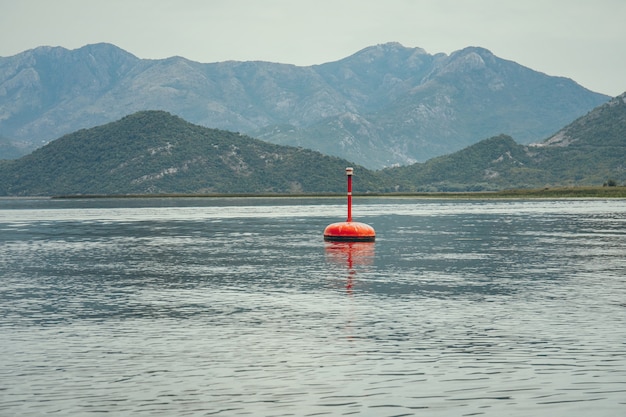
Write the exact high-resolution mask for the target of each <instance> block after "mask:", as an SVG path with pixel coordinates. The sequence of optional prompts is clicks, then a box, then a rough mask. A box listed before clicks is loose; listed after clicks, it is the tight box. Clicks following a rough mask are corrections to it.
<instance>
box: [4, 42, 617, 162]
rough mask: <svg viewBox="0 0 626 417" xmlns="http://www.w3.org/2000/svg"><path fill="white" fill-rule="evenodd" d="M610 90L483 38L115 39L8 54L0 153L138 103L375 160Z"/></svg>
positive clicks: (568, 114)
mask: <svg viewBox="0 0 626 417" xmlns="http://www.w3.org/2000/svg"><path fill="white" fill-rule="evenodd" d="M608 100H609V97H608V96H605V95H603V94H598V93H594V92H592V91H589V90H587V89H585V88H584V87H582V86H580V85H578V84H577V83H576V82H574V81H572V80H570V79H567V78H563V77H555V76H549V75H546V74H543V73H540V72H537V71H533V70H532V69H529V68H526V67H524V66H522V65H520V64H517V63H515V62H512V61H508V60H504V59H501V58H498V57H496V56H495V55H493V54H492V53H491V52H489V51H488V50H486V49H483V48H478V47H468V48H465V49H462V50H459V51H456V52H454V53H452V54H450V55H447V54H434V55H431V54H429V53H427V52H426V51H424V50H423V49H420V48H407V47H404V46H402V45H400V44H398V43H387V44H382V45H376V46H371V47H368V48H365V49H363V50H361V51H358V52H357V53H355V54H354V55H351V56H349V57H346V58H344V59H341V60H339V61H336V62H330V63H324V64H320V65H313V66H307V67H301V66H295V65H288V64H277V63H269V62H258V61H248V62H235V61H228V62H218V63H209V64H205V63H198V62H193V61H190V60H188V59H185V58H183V57H171V58H168V59H161V60H147V59H140V58H137V57H136V56H134V55H132V54H130V53H128V52H126V51H124V50H122V49H120V48H118V47H116V46H114V45H111V44H94V45H87V46H85V47H82V48H79V49H76V50H67V49H64V48H61V47H39V48H35V49H32V50H29V51H25V52H22V53H20V54H17V55H14V56H11V57H0V158H16V157H18V156H21V155H25V154H26V153H28V152H30V151H32V150H33V149H36V148H39V147H41V146H42V145H44V144H45V143H47V142H49V141H51V140H54V139H56V138H58V137H60V136H63V135H65V134H68V133H72V132H75V131H79V130H80V129H86V128H92V127H95V126H101V125H104V124H107V123H109V122H114V121H116V120H120V119H121V118H122V117H124V116H127V115H129V114H133V113H136V112H138V111H145V110H163V111H166V112H168V113H170V114H172V115H176V116H179V117H181V118H182V119H184V120H186V121H189V122H191V123H193V124H196V125H200V126H204V127H209V128H216V129H221V130H229V131H233V132H241V133H242V134H244V135H247V136H251V137H255V138H258V139H262V140H263V141H266V142H271V143H275V144H280V145H289V146H296V147H303V148H307V149H312V150H315V151H319V152H321V153H324V154H326V155H332V156H337V157H340V158H344V159H346V160H350V161H353V162H355V163H357V164H360V165H362V166H364V167H367V168H369V169H380V168H383V167H392V166H399V165H408V164H412V163H414V162H424V161H427V160H429V159H431V158H433V157H437V156H441V155H446V154H450V153H452V152H455V151H458V150H461V149H463V148H465V147H467V146H470V145H472V144H475V143H477V142H478V141H480V140H482V139H484V138H489V137H494V136H498V135H500V134H505V135H508V136H511V137H513V138H515V140H516V141H518V142H519V143H521V144H529V143H532V142H539V141H541V140H544V139H545V138H547V137H548V136H549V135H551V134H552V133H554V132H556V131H557V130H558V129H560V128H562V127H563V126H565V125H567V124H568V123H570V122H572V121H573V120H575V119H576V118H578V117H580V116H583V115H585V114H586V113H587V112H589V111H590V110H592V109H593V108H595V107H597V106H599V105H601V104H603V103H606V102H607V101H608Z"/></svg>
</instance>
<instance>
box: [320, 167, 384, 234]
mask: <svg viewBox="0 0 626 417" xmlns="http://www.w3.org/2000/svg"><path fill="white" fill-rule="evenodd" d="M353 173H354V169H353V168H350V167H348V168H346V175H347V176H348V219H347V220H346V221H345V222H338V223H333V224H329V225H328V226H326V229H324V240H328V241H333V242H373V241H374V240H375V239H376V232H375V231H374V228H373V227H372V226H370V225H368V224H365V223H360V222H353V221H352V174H353Z"/></svg>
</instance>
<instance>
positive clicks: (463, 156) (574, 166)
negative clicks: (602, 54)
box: [382, 94, 626, 192]
mask: <svg viewBox="0 0 626 417" xmlns="http://www.w3.org/2000/svg"><path fill="white" fill-rule="evenodd" d="M382 174H383V175H384V176H385V178H386V179H387V180H388V181H390V182H391V183H392V184H394V185H395V189H396V190H397V191H403V192H428V191H483V190H502V189H512V188H541V187H564V186H568V187H569V186H593V185H603V184H605V183H606V184H625V185H626V94H622V95H621V96H619V97H616V98H615V99H613V100H611V101H610V102H609V103H607V104H604V105H602V106H600V107H598V108H596V109H594V110H593V111H591V112H589V113H588V114H587V115H585V116H583V117H580V118H579V119H577V120H576V121H574V122H573V123H571V124H570V125H568V126H566V127H565V128H563V129H562V130H560V131H559V132H557V133H556V134H555V135H553V136H552V137H550V138H548V139H547V140H545V141H544V142H541V143H538V144H534V145H529V146H523V145H519V144H517V143H516V142H515V141H514V140H513V138H511V137H509V136H505V135H500V136H497V137H493V138H490V139H485V140H483V141H481V142H478V143H477V144H475V145H472V146H469V147H467V148H465V149H462V150H460V151H458V152H455V153H453V154H450V155H445V156H441V157H438V158H434V159H431V160H429V161H427V162H425V163H422V164H414V165H410V166H406V167H398V168H391V169H386V170H383V171H382Z"/></svg>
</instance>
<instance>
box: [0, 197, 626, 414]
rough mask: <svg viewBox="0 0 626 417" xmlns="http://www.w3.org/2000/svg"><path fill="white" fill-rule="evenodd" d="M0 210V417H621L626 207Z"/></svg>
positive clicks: (74, 203)
mask: <svg viewBox="0 0 626 417" xmlns="http://www.w3.org/2000/svg"><path fill="white" fill-rule="evenodd" d="M353 216H354V218H355V220H358V221H362V222H365V223H368V224H370V225H371V226H373V227H374V228H375V229H376V233H377V240H376V242H375V243H358V244H357V243H355V244H346V243H344V244H338V243H334V244H332V243H325V242H324V241H323V238H322V232H323V230H324V228H325V226H326V225H328V224H330V223H332V222H336V221H343V220H345V201H344V199H338V198H337V199H335V198H326V199H313V198H311V199H306V198H302V199H280V198H276V199H264V198H231V199H228V198H214V199H213V198H209V199H204V198H197V199H119V200H115V199H102V200H100V199H94V200H87V199H85V200H47V199H32V200H28V199H0V279H1V284H2V285H1V286H0V415H1V416H21V417H25V416H43V415H59V416H102V415H106V414H108V415H112V416H320V415H322V416H324V415H328V416H340V415H358V416H375V417H379V416H469V415H486V416H524V417H527V416H550V417H555V416H568V417H572V416H581V417H582V416H585V417H587V416H623V415H626V201H625V200H555V201H550V200H533V201H524V200H502V201H498V200H495V201H490V200H477V201H472V200H467V201H465V200H428V199H410V198H406V199H402V198H395V199H390V198H357V199H355V201H354V207H353Z"/></svg>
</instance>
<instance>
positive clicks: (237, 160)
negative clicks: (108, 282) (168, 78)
mask: <svg viewBox="0 0 626 417" xmlns="http://www.w3.org/2000/svg"><path fill="white" fill-rule="evenodd" d="M351 165H352V166H353V164H352V163H351V162H349V161H347V160H344V159H340V158H337V157H330V156H326V155H322V154H321V153H319V152H315V151H311V150H307V149H303V148H296V147H290V146H281V145H275V144H270V143H267V142H263V141H260V140H257V139H253V138H250V137H248V136H245V135H241V134H239V133H234V132H229V131H224V130H216V129H208V128H205V127H201V126H198V125H194V124H191V123H188V122H186V121H185V120H183V119H181V118H179V117H176V116H173V115H171V114H169V113H166V112H163V111H145V112H139V113H135V114H132V115H130V116H126V117H124V118H122V119H120V120H119V121H117V122H113V123H109V124H106V125H103V126H99V127H95V128H92V129H84V130H80V131H77V132H75V133H72V134H69V135H66V136H63V137H62V138H59V139H57V140H55V141H52V142H50V143H49V144H48V145H46V146H44V147H42V148H40V149H38V150H36V151H35V152H33V153H31V154H30V155H27V156H24V157H22V158H20V159H17V160H11V161H8V160H6V161H0V195H1V196H49V195H85V194H116V195H124V194H127V195H129V194H132V195H135V194H144V195H145V194H216V193H219V194H222V193H257V194H258V193H265V194H267V193H270V194H271V193H281V194H283V193H287V194H290V193H292V194H293V193H341V192H345V175H344V170H345V167H346V166H351ZM355 168H356V180H355V182H354V192H355V193H384V192H466V191H494V190H507V189H532V188H539V189H543V188H546V187H548V188H554V187H582V186H602V185H603V184H606V185H626V94H623V95H621V96H619V97H616V98H615V99H613V100H611V101H610V102H609V103H607V104H605V105H603V106H600V107H598V108H596V109H595V110H593V111H591V112H589V113H588V114H587V115H585V116H583V117H581V118H579V119H577V120H576V121H575V122H573V123H571V124H570V125H568V126H566V127H565V128H563V129H562V130H560V131H559V132H557V133H556V134H555V135H553V136H552V137H550V138H548V139H547V140H545V141H543V142H541V143H537V144H533V145H520V144H518V143H516V141H515V140H514V139H513V138H511V137H510V136H506V135H500V136H495V137H492V138H489V139H485V140H482V141H481V142H478V143H476V144H474V145H471V146H469V147H467V148H465V149H462V150H460V151H458V152H455V153H453V154H450V155H445V156H441V157H437V158H434V159H431V160H429V161H427V162H424V163H417V164H413V165H410V166H404V167H397V168H389V169H385V170H382V171H370V170H367V169H365V168H363V167H359V166H355Z"/></svg>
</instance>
